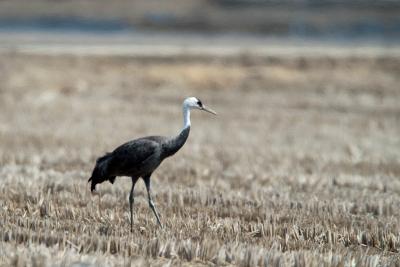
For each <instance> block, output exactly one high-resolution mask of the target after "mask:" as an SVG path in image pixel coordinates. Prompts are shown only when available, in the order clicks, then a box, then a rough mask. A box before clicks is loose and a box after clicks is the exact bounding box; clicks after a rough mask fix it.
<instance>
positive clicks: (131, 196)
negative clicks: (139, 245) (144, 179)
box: [129, 177, 137, 233]
mask: <svg viewBox="0 0 400 267" xmlns="http://www.w3.org/2000/svg"><path fill="white" fill-rule="evenodd" d="M136 181H137V178H135V177H132V188H131V193H130V194H129V208H130V211H131V233H132V232H133V202H134V196H133V190H134V188H135V184H136Z"/></svg>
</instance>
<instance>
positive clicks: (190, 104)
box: [183, 97, 217, 128]
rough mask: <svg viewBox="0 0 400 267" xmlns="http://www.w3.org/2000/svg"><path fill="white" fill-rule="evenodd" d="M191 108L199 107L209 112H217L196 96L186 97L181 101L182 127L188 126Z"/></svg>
mask: <svg viewBox="0 0 400 267" xmlns="http://www.w3.org/2000/svg"><path fill="white" fill-rule="evenodd" d="M191 109H199V110H204V111H207V112H209V113H211V114H214V115H217V113H216V112H215V111H214V110H212V109H210V108H207V107H206V106H205V105H204V104H203V103H202V102H201V101H200V100H199V99H197V98H196V97H188V98H186V99H185V101H183V127H184V128H186V127H188V126H190V110H191Z"/></svg>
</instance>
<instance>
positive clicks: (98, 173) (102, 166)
mask: <svg viewBox="0 0 400 267" xmlns="http://www.w3.org/2000/svg"><path fill="white" fill-rule="evenodd" d="M110 159H111V153H107V154H105V155H104V156H102V157H100V158H98V159H97V160H96V166H95V167H94V169H93V172H92V175H91V177H90V178H89V180H88V182H92V184H91V186H90V190H91V191H92V192H93V191H95V190H96V184H100V183H102V182H104V181H106V180H110V179H112V182H114V180H115V177H109V174H108V164H109V160H110ZM110 181H111V180H110Z"/></svg>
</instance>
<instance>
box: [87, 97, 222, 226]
mask: <svg viewBox="0 0 400 267" xmlns="http://www.w3.org/2000/svg"><path fill="white" fill-rule="evenodd" d="M192 109H199V110H203V111H207V112H209V113H212V114H214V115H216V112H215V111H213V110H212V109H210V108H207V107H206V106H204V105H203V104H202V102H201V101H200V100H199V99H197V98H195V97H189V98H186V99H185V101H183V129H182V131H181V132H180V133H179V134H178V135H177V136H175V137H164V136H147V137H142V138H139V139H135V140H132V141H129V142H127V143H125V144H123V145H121V146H119V147H117V148H116V149H115V150H114V151H113V152H111V153H106V154H105V155H104V156H102V157H100V158H98V159H97V160H96V166H95V167H94V169H93V172H92V176H91V177H90V178H89V181H88V182H90V181H91V182H92V184H91V191H92V192H93V191H95V190H96V184H100V183H102V182H104V181H107V180H108V181H110V182H111V183H112V184H113V183H114V181H115V178H116V177H117V176H129V177H131V179H132V188H131V192H130V195H129V208H130V219H131V232H132V231H133V215H132V213H133V202H134V196H133V190H134V188H135V184H136V182H137V180H138V179H139V178H142V179H143V180H144V183H145V185H146V190H147V196H148V201H149V206H150V208H151V210H152V211H153V213H154V215H155V217H156V218H157V222H158V224H159V225H160V227H161V228H162V227H163V226H162V224H161V221H160V217H159V215H158V213H157V210H156V207H155V205H154V202H153V200H152V197H151V193H150V177H151V174H152V173H153V172H154V171H155V169H157V167H158V166H159V165H160V164H161V162H162V161H163V160H164V159H166V158H167V157H170V156H172V155H174V154H175V153H176V152H177V151H178V150H179V149H180V148H181V147H182V146H183V145H184V144H185V142H186V139H187V138H188V136H189V131H190V110H192Z"/></svg>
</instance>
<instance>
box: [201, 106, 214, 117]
mask: <svg viewBox="0 0 400 267" xmlns="http://www.w3.org/2000/svg"><path fill="white" fill-rule="evenodd" d="M201 110H204V111H207V112H208V113H211V114H214V115H217V112H215V111H214V110H212V109H211V108H209V107H206V106H204V105H203V107H202V108H201Z"/></svg>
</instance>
